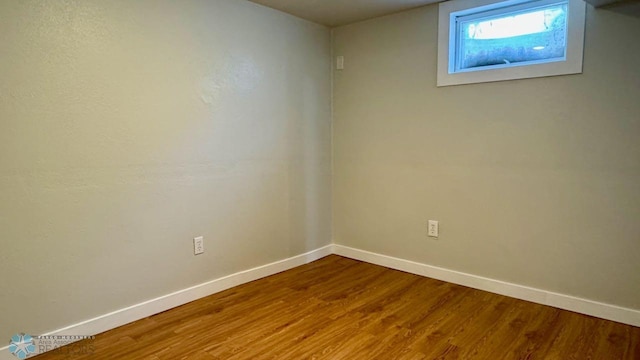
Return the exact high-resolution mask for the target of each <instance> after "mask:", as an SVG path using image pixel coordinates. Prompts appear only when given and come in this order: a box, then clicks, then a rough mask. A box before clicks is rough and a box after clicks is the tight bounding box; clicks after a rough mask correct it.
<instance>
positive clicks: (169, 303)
mask: <svg viewBox="0 0 640 360" xmlns="http://www.w3.org/2000/svg"><path fill="white" fill-rule="evenodd" d="M331 254H336V255H340V256H344V257H348V258H351V259H355V260H360V261H364V262H368V263H371V264H375V265H380V266H384V267H387V268H391V269H396V270H400V271H405V272H408V273H412V274H416V275H421V276H426V277H430V278H433V279H438V280H442V281H447V282H450V283H454V284H458V285H463V286H468V287H471V288H474V289H479V290H484V291H489V292H492V293H496V294H500V295H505V296H509V297H513V298H517V299H522V300H527V301H531V302H535V303H538V304H542V305H549V306H553V307H556V308H560V309H564V310H569V311H574V312H577V313H581V314H585V315H590V316H595V317H599V318H602V319H607V320H612V321H616V322H620V323H623V324H628V325H633V326H638V327H640V311H639V310H634V309H629V308H623V307H619V306H615V305H611V304H605V303H600V302H596V301H591V300H587V299H582V298H577V297H573V296H569V295H565V294H559V293H554V292H550V291H546V290H541V289H536V288H532V287H527V286H522V285H518V284H513V283H508V282H504V281H500V280H495V279H490V278H485V277H481V276H477V275H472V274H468V273H463V272H459V271H454V270H449V269H445V268H441V267H437V266H431V265H427V264H422V263H418V262H414V261H410V260H405V259H400V258H396V257H392V256H387V255H382V254H378V253H373V252H370V251H365V250H360V249H356V248H351V247H348V246H344V245H337V244H331V245H327V246H324V247H321V248H319V249H316V250H313V251H310V252H307V253H304V254H301V255H297V256H293V257H290V258H287V259H284V260H280V261H276V262H273V263H270V264H266V265H262V266H258V267H255V268H253V269H249V270H245V271H240V272H237V273H235V274H231V275H228V276H225V277H222V278H219V279H215V280H211V281H208V282H206V283H202V284H199V285H195V286H192V287H189V288H186V289H183V290H179V291H176V292H173V293H171V294H167V295H164V296H160V297H158V298H155V299H151V300H148V301H144V302H141V303H139V304H135V305H133V306H129V307H127V308H124V309H120V310H117V311H114V312H111V313H108V314H104V315H101V316H98V317H95V318H93V319H89V320H86V321H83V322H80V323H77V324H73V325H70V326H67V327H64V328H61V329H58V330H54V331H51V332H49V333H46V334H38V335H96V334H99V333H101V332H104V331H107V330H111V329H114V328H116V327H119V326H122V325H125V324H128V323H131V322H133V321H136V320H140V319H144V318H145V317H148V316H151V315H154V314H157V313H160V312H163V311H166V310H169V309H172V308H174V307H177V306H180V305H184V304H186V303H189V302H191V301H194V300H198V299H200V298H203V297H205V296H209V295H212V294H215V293H218V292H220V291H224V290H227V289H229V288H232V287H234V286H238V285H242V284H245V283H248V282H251V281H254V280H258V279H261V278H263V277H267V276H270V275H273V274H277V273H279V272H282V271H286V270H289V269H292V268H295V267H297V266H300V265H304V264H307V263H310V262H312V261H315V260H318V259H321V258H323V257H325V256H328V255H331ZM14 359H17V358H16V357H14V356H12V355H11V354H10V353H9V347H8V346H4V347H2V348H0V360H14Z"/></svg>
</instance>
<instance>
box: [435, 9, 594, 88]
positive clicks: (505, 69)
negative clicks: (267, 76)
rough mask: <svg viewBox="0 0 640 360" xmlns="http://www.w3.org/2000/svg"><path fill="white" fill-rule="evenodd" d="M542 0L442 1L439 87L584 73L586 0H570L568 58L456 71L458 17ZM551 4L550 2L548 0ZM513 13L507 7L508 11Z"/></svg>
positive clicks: (439, 30)
mask: <svg viewBox="0 0 640 360" xmlns="http://www.w3.org/2000/svg"><path fill="white" fill-rule="evenodd" d="M540 3H541V2H540V1H531V0H508V1H500V2H496V0H451V1H446V2H442V3H440V4H439V9H438V10H439V19H438V20H439V21H438V77H437V86H449V85H461V84H474V83H482V82H492V81H503V80H514V79H526V78H535V77H543V76H556V75H568V74H580V73H582V58H583V51H584V28H585V12H586V4H585V2H584V1H582V0H568V14H567V38H566V39H567V46H566V59H565V60H564V61H551V62H549V61H546V62H545V61H541V62H534V63H524V64H517V63H516V64H512V65H511V66H501V67H488V68H487V69H483V68H478V69H474V70H473V71H468V70H467V71H459V72H453V71H452V70H453V68H452V67H451V66H450V62H451V61H453V60H452V59H455V56H454V55H455V54H452V52H453V51H455V49H456V45H455V44H456V33H455V32H456V21H455V17H456V16H467V15H469V14H474V13H478V12H485V11H490V10H494V11H495V10H496V9H500V8H506V7H513V6H515V5H520V4H522V5H521V6H519V8H520V9H522V7H525V8H526V6H527V4H531V7H532V8H535V7H537V6H539V4H540ZM547 3H548V2H547ZM509 12H511V10H510V9H505V14H508V13H509Z"/></svg>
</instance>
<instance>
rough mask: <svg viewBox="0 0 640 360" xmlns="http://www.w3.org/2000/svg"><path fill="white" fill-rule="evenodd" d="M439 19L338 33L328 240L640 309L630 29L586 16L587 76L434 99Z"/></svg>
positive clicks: (639, 144)
mask: <svg viewBox="0 0 640 360" xmlns="http://www.w3.org/2000/svg"><path fill="white" fill-rule="evenodd" d="M437 10H438V7H437V6H427V7H424V8H420V9H417V10H413V11H409V12H405V13H400V14H396V15H392V16H388V17H384V18H379V19H374V20H371V21H367V22H362V23H357V24H353V25H348V26H344V27H340V28H337V29H335V30H334V52H335V55H344V56H345V70H344V71H336V72H334V118H333V122H334V124H333V126H334V139H333V144H334V182H333V185H334V187H333V194H334V211H333V216H334V240H335V242H336V243H338V244H343V245H347V246H352V247H356V248H360V249H364V250H369V251H373V252H378V253H382V254H386V255H391V256H396V257H400V258H404V259H409V260H414V261H418V262H422V263H426V264H430V265H436V266H440V267H444V268H449V269H453V270H458V271H463V272H467V273H471V274H476V275H480V276H485V277H489V278H494V279H499V280H505V281H509V282H513V283H517V284H523V285H528V286H533V287H537V288H541V289H544V290H550V291H555V292H559V293H564V294H569V295H574V296H579V297H584V298H588V299H592V300H596V301H602V302H606V303H611V304H616V305H620V306H625V307H630V308H634V309H640V286H639V284H640V261H639V259H640V141H638V135H639V134H640V101H639V99H640V68H639V67H638V65H639V63H638V58H640V42H638V38H637V35H638V34H640V18H637V17H630V16H625V15H621V14H618V13H614V12H610V11H607V10H594V9H593V8H592V7H589V8H588V12H587V27H586V34H585V36H586V44H585V54H584V74H581V75H571V76H557V77H550V78H539V79H526V80H516V81H505V82H496V83H485V84H475V85H462V86H450V87H443V88H436V86H435V84H436V51H437V46H436V45H437V44H436V42H437V12H438V11H437ZM428 219H436V220H440V232H441V236H440V238H439V239H438V240H434V239H430V238H427V236H426V221H427V220H428Z"/></svg>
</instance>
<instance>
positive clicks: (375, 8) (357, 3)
mask: <svg viewBox="0 0 640 360" xmlns="http://www.w3.org/2000/svg"><path fill="white" fill-rule="evenodd" d="M250 1H253V2H254V3H258V4H262V5H265V6H268V7H270V8H274V9H277V10H280V11H284V12H286V13H289V14H292V15H295V16H297V17H301V18H303V19H307V20H310V21H313V22H315V23H318V24H322V25H326V26H330V27H333V26H340V25H345V24H349V23H353V22H356V21H361V20H366V19H371V18H374V17H378V16H382V15H387V14H392V13H395V12H399V11H403V10H408V9H411V8H415V7H419V6H422V5H426V4H431V3H435V2H439V1H440V0H250Z"/></svg>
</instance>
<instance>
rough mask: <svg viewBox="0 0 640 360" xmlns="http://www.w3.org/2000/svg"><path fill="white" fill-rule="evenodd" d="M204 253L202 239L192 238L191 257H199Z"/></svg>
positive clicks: (199, 237) (200, 237)
mask: <svg viewBox="0 0 640 360" xmlns="http://www.w3.org/2000/svg"><path fill="white" fill-rule="evenodd" d="M203 252H204V237H203V236H198V237H196V238H193V255H200V254H202V253H203Z"/></svg>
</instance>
